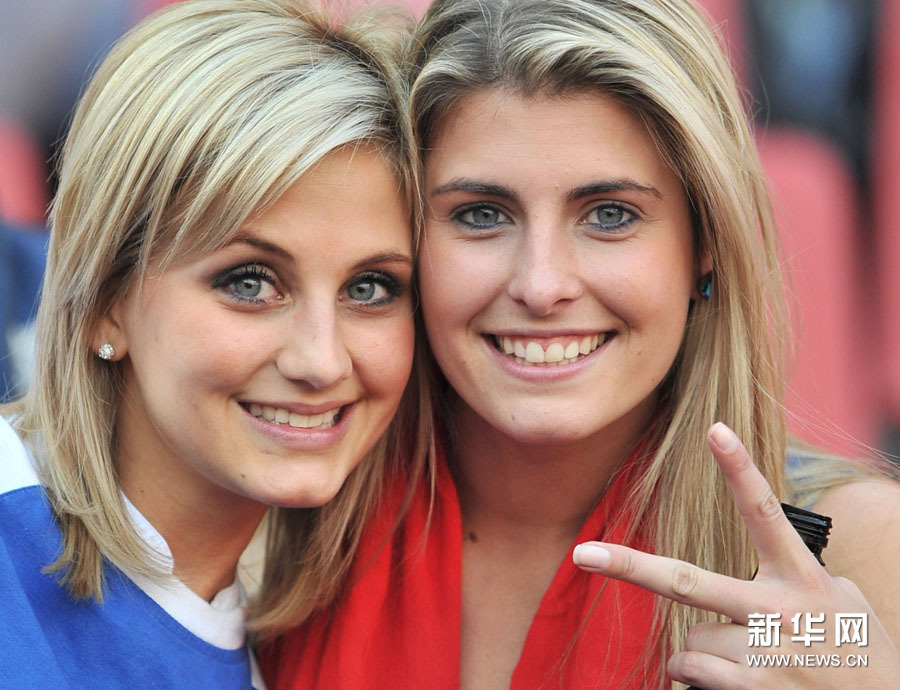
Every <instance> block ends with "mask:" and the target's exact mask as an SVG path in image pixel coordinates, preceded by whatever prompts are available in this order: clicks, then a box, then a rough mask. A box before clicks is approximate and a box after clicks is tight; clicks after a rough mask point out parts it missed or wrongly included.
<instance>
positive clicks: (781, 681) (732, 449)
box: [574, 423, 900, 690]
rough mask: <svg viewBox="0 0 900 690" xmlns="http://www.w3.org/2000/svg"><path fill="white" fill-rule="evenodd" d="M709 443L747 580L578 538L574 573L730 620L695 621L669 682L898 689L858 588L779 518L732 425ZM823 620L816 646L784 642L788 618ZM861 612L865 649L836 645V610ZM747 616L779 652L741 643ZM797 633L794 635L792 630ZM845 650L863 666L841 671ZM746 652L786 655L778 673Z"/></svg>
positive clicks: (894, 667)
mask: <svg viewBox="0 0 900 690" xmlns="http://www.w3.org/2000/svg"><path fill="white" fill-rule="evenodd" d="M708 440H709V445H710V448H711V449H712V452H713V455H714V456H715V459H716V462H717V463H718V464H719V467H720V468H721V470H722V472H723V473H724V475H725V479H726V480H727V482H728V485H729V486H730V487H731V491H732V493H733V494H734V500H735V501H736V503H737V506H738V509H739V510H740V513H741V515H742V517H743V519H744V522H745V523H746V525H747V528H748V530H749V532H750V536H751V538H752V539H753V542H754V544H755V545H756V551H757V555H758V557H759V570H758V572H757V575H756V577H755V578H754V579H753V580H749V581H748V580H738V579H735V578H731V577H726V576H725V575H720V574H717V573H712V572H709V571H706V570H703V569H701V568H698V567H697V566H694V565H691V564H689V563H684V562H683V561H678V560H675V559H672V558H664V557H662V556H655V555H652V554H648V553H643V552H640V551H636V550H634V549H630V548H627V547H624V546H620V545H616V544H601V543H599V542H586V543H584V544H580V545H579V546H577V547H576V549H575V553H574V559H575V563H576V564H577V565H578V566H580V567H581V568H582V569H583V570H586V571H589V572H593V573H600V574H602V575H605V576H608V577H614V578H617V579H620V580H625V581H627V582H631V583H633V584H636V585H639V586H641V587H644V588H646V589H648V590H650V591H652V592H655V593H657V594H660V595H662V596H664V597H668V598H669V599H672V600H674V601H677V602H680V603H682V604H687V605H689V606H694V607H697V608H701V609H704V610H707V611H714V612H716V613H720V614H723V615H725V616H727V617H729V618H730V619H731V621H732V622H731V623H700V624H698V625H696V626H694V627H693V628H692V629H691V630H690V631H689V633H688V635H687V639H686V642H685V647H686V651H683V652H678V653H676V654H673V655H672V657H671V658H670V659H669V662H668V666H667V669H668V673H669V676H670V677H671V678H672V679H673V680H677V681H681V682H682V683H687V684H691V685H694V686H697V687H702V688H705V689H706V690H738V689H747V690H750V689H751V688H752V689H753V690H759V689H761V688H779V690H784V689H785V688H803V689H807V688H842V689H844V688H851V687H853V688H867V689H869V688H871V689H876V688H897V687H900V653H898V651H897V649H896V647H895V646H894V644H893V642H892V641H891V639H890V636H889V635H888V633H887V632H886V630H885V629H884V626H882V624H881V622H880V621H879V620H878V618H877V617H876V615H875V613H874V612H873V610H872V608H871V606H870V605H869V603H868V602H867V601H866V598H865V597H864V596H863V594H862V592H860V590H859V588H858V587H857V586H856V585H855V584H854V583H853V582H851V581H850V580H847V579H846V578H842V577H832V576H831V575H829V574H828V573H827V572H826V571H825V569H824V568H823V567H822V566H821V564H820V563H819V562H818V561H817V560H816V558H815V557H814V556H813V555H812V553H810V551H809V550H808V549H807V547H806V546H805V545H804V543H803V541H802V540H801V538H800V536H799V535H798V534H797V532H796V531H795V530H794V528H793V527H792V526H791V524H790V523H789V522H788V520H787V518H786V517H785V515H784V513H783V511H782V509H781V505H780V503H779V501H778V499H777V498H776V497H775V495H774V493H773V492H772V490H771V488H770V487H769V484H768V482H766V480H765V478H764V477H763V476H762V474H760V472H759V471H758V470H757V469H756V466H755V465H754V464H753V461H752V459H751V458H750V455H749V453H748V452H747V450H746V449H745V448H744V446H743V444H742V443H741V442H740V441H739V440H738V438H737V436H736V435H735V434H734V432H733V431H731V429H729V428H728V427H727V426H725V425H724V424H721V423H719V424H715V425H713V427H712V428H711V429H710V431H709V436H708ZM798 613H799V614H802V615H803V616H804V617H805V616H807V615H810V614H811V615H813V616H818V615H819V614H822V613H824V614H825V621H824V623H821V624H818V625H817V626H816V627H824V628H825V641H824V642H815V643H813V646H807V645H806V644H804V642H802V641H793V640H792V639H791V637H792V636H791V634H790V633H791V632H792V630H793V628H792V626H791V619H792V618H793V616H794V615H795V614H798ZM854 613H865V614H867V623H868V645H867V646H865V647H857V646H855V645H853V646H846V645H845V646H844V647H837V646H836V645H837V642H838V639H837V635H836V634H835V630H834V621H835V616H836V615H837V614H854ZM751 614H780V619H779V620H780V622H781V624H782V626H784V629H783V630H782V631H781V644H780V646H779V647H777V648H775V647H771V648H759V647H751V646H750V640H751V636H750V630H749V628H748V625H747V623H748V621H749V620H750V616H751ZM801 632H803V631H801ZM848 653H854V654H855V653H859V654H860V655H865V656H866V658H867V660H868V666H867V667H856V666H850V665H848V664H847V663H846V662H845V661H844V660H845V659H846V658H847V654H848ZM795 654H796V655H800V656H802V657H804V658H805V657H806V655H808V654H812V655H814V656H817V657H826V656H827V657H830V658H832V659H834V658H836V657H833V656H832V655H837V657H839V658H840V659H841V660H842V661H844V663H843V665H842V666H840V667H837V666H833V665H830V666H824V665H822V664H821V663H819V662H814V663H813V664H812V665H807V666H800V665H798V664H797V663H793V661H794V655H795ZM754 655H770V656H774V655H786V656H788V657H791V660H792V663H790V664H789V665H787V666H781V667H771V666H769V667H762V666H758V665H757V666H753V667H751V666H750V658H751V656H754Z"/></svg>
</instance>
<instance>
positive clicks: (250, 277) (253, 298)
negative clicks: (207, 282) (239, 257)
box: [213, 264, 282, 303]
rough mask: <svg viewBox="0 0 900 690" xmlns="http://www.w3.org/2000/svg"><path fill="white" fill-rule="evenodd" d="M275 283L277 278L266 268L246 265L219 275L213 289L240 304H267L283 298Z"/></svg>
mask: <svg viewBox="0 0 900 690" xmlns="http://www.w3.org/2000/svg"><path fill="white" fill-rule="evenodd" d="M275 283H276V280H275V276H274V275H273V274H272V273H271V272H270V271H269V269H268V268H266V267H265V266H261V265H260V264H246V265H243V266H238V267H236V268H231V269H229V270H227V271H225V272H224V273H222V274H221V275H219V276H218V277H217V278H216V279H215V281H213V287H214V288H215V289H217V290H222V291H223V292H225V293H226V294H227V295H228V296H229V297H231V298H232V299H234V300H236V301H238V302H250V303H266V302H269V301H272V300H278V299H281V298H282V295H281V294H280V293H279V292H278V291H277V290H276V289H275Z"/></svg>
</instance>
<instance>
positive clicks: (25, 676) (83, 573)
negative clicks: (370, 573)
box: [0, 0, 431, 690]
mask: <svg viewBox="0 0 900 690" xmlns="http://www.w3.org/2000/svg"><path fill="white" fill-rule="evenodd" d="M373 22H374V20H371V19H370V20H365V19H362V18H359V19H357V20H355V23H354V22H352V21H351V22H349V23H348V24H347V25H346V26H338V25H337V24H335V23H334V22H333V21H332V20H330V19H329V18H328V17H325V16H322V15H320V14H319V13H318V12H316V11H313V10H311V9H308V8H307V9H304V8H302V7H298V6H296V4H295V3H289V2H280V1H278V0H209V1H205V0H201V1H197V2H193V1H192V2H185V3H181V4H177V5H174V6H172V7H171V8H169V9H166V10H164V11H162V12H161V13H159V14H157V15H155V16H154V17H152V18H150V19H149V20H147V21H145V22H144V23H142V24H141V25H139V26H138V27H137V28H135V29H134V30H133V31H132V32H131V33H130V34H129V35H128V36H126V37H125V38H124V39H123V40H122V41H121V42H120V43H119V44H118V45H117V46H116V47H115V48H114V50H113V51H112V52H111V53H110V54H109V56H108V57H107V58H106V59H105V60H104V62H103V64H102V65H101V66H100V68H99V70H98V72H97V74H96V75H95V76H94V78H93V80H92V82H91V84H90V85H89V87H88V88H87V91H86V93H85V95H84V97H83V98H82V100H81V103H80V105H79V107H78V110H77V112H76V114H75V117H74V122H73V124H72V128H71V132H70V134H69V137H68V140H67V143H66V146H65V151H64V153H63V156H62V163H61V172H60V184H59V192H58V194H57V196H56V198H55V200H54V202H53V207H52V232H51V244H50V249H49V258H48V267H47V274H46V280H45V285H44V290H43V296H42V302H41V306H40V313H39V316H38V323H37V355H36V360H37V373H36V379H35V381H34V384H33V388H32V390H31V391H30V392H29V393H28V394H27V396H26V397H25V398H24V399H22V400H20V401H18V402H16V403H14V404H12V405H9V406H7V407H4V408H3V410H2V415H3V417H0V583H2V584H0V591H2V593H3V607H2V613H0V630H2V633H0V640H2V648H3V653H2V654H0V686H2V687H4V688H13V687H16V688H26V687H34V688H38V687H39V688H62V687H78V688H109V687H122V688H125V687H128V688H150V687H154V688H194V689H200V688H211V689H212V688H214V689H215V690H223V689H227V688H249V687H255V688H261V687H263V683H262V680H261V678H260V676H259V673H258V671H257V670H256V667H255V662H254V661H253V659H252V654H251V653H250V651H249V649H248V645H247V642H246V634H245V620H244V619H245V614H244V605H245V604H246V597H245V594H244V590H243V589H242V586H241V584H240V583H239V582H238V580H237V579H236V568H237V564H238V559H239V557H240V556H241V553H242V552H243V551H244V550H245V547H246V546H247V544H248V542H249V541H250V540H251V537H252V536H253V535H254V533H255V532H256V530H257V528H258V526H259V525H260V523H261V521H262V520H263V517H264V516H265V515H266V513H267V511H269V508H270V506H275V508H274V510H273V511H271V513H270V515H269V519H270V523H269V549H268V555H269V559H270V560H269V563H270V564H271V567H267V568H266V570H265V577H264V581H263V583H262V590H261V592H260V601H259V602H258V604H257V606H256V608H255V609H254V610H253V620H252V626H253V628H254V629H255V630H257V631H259V633H260V634H266V633H268V632H271V631H275V630H280V629H283V628H284V627H286V626H288V625H290V624H295V623H297V622H298V621H300V620H302V619H303V618H304V617H305V616H306V615H308V613H309V612H310V611H312V610H314V609H316V608H318V607H321V606H323V605H325V604H327V603H328V602H329V601H330V600H331V599H332V598H333V597H334V596H335V594H336V592H337V590H338V587H339V586H340V583H341V581H342V577H343V575H344V573H345V572H346V570H347V567H348V564H349V559H350V558H351V557H352V554H353V552H354V549H355V545H356V543H357V541H358V539H359V533H360V528H361V525H362V524H363V521H364V518H365V515H366V514H367V512H368V511H369V509H370V507H371V506H372V505H373V504H374V502H375V499H376V498H377V496H378V495H379V493H380V490H381V487H382V482H383V481H384V480H385V479H386V478H389V477H390V476H392V474H393V473H394V472H395V471H396V469H397V467H396V458H398V457H401V456H402V457H404V458H405V459H406V460H407V461H408V462H409V464H408V465H406V466H405V468H404V471H405V472H406V473H411V476H416V473H417V471H419V469H420V468H421V467H422V462H423V458H424V455H425V454H424V453H423V452H422V451H421V450H412V451H411V452H410V449H409V448H408V447H407V446H408V445H409V441H410V439H414V438H421V439H426V440H427V439H428V438H429V431H428V424H429V422H430V419H431V414H430V413H429V411H428V402H427V397H426V396H424V395H423V394H422V393H421V391H420V389H419V388H417V387H415V386H410V387H407V380H408V378H409V375H410V371H411V370H412V369H413V368H414V367H415V366H417V365H416V364H415V362H414V330H415V327H414V321H413V300H412V288H411V280H412V271H413V247H414V241H413V239H414V238H413V234H412V229H411V228H412V225H411V214H410V199H412V198H413V197H414V194H415V192H414V188H415V182H414V179H415V175H414V167H415V161H414V159H413V157H412V156H411V153H410V145H409V138H408V129H409V128H408V125H407V116H406V114H405V110H404V108H403V104H402V100H401V89H400V88H399V86H398V83H399V82H398V77H397V74H396V69H395V66H394V65H395V63H394V57H392V55H391V52H390V50H391V45H393V44H394V42H395V39H396V38H397V27H394V28H388V27H383V28H382V29H379V28H378V25H376V24H375V23H373ZM398 408H399V415H398V422H399V424H398V425H395V426H391V425H390V422H391V419H392V417H393V416H394V414H395V411H397V410H398ZM418 420H422V421H421V423H420V422H419V421H418ZM401 446H402V448H403V452H401V450H400V448H401Z"/></svg>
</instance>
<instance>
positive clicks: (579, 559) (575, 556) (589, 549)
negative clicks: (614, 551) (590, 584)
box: [572, 542, 612, 568]
mask: <svg viewBox="0 0 900 690" xmlns="http://www.w3.org/2000/svg"><path fill="white" fill-rule="evenodd" d="M572 560H573V561H575V565H584V566H587V567H588V568H605V567H606V566H608V565H609V562H610V560H612V555H611V554H610V553H609V551H607V550H606V549H604V548H603V547H602V546H599V545H598V544H591V543H590V542H588V543H585V544H579V545H578V546H576V547H575V550H574V551H573V552H572Z"/></svg>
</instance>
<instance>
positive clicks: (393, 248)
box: [98, 149, 413, 507]
mask: <svg viewBox="0 0 900 690" xmlns="http://www.w3.org/2000/svg"><path fill="white" fill-rule="evenodd" d="M398 189H399V184H398V182H397V180H396V177H395V176H394V175H393V174H392V172H391V170H390V168H389V167H388V165H387V164H386V163H385V162H384V161H383V160H382V159H380V158H379V157H378V156H377V155H376V154H375V153H372V152H370V151H367V150H366V149H357V150H356V151H355V153H354V154H353V155H352V156H351V154H350V153H349V152H347V151H344V150H341V151H337V152H334V153H331V154H329V155H328V156H327V157H326V158H324V159H323V160H322V161H320V162H319V163H318V164H317V165H316V166H315V167H313V168H312V169H311V170H310V171H309V172H307V173H306V174H304V175H303V177H301V178H300V180H299V181H297V182H296V183H295V184H294V185H293V186H291V187H290V188H289V189H288V190H287V192H286V193H285V194H284V195H283V196H282V197H281V198H280V199H279V200H278V201H277V202H276V203H275V204H274V205H273V206H272V207H271V208H269V209H268V210H267V211H266V212H265V213H263V214H262V215H260V216H258V217H257V218H255V219H254V220H252V221H251V222H249V223H247V224H246V226H245V227H244V228H243V229H242V230H241V232H239V233H238V235H237V237H236V238H235V239H234V240H233V241H232V242H230V243H229V244H228V245H227V246H225V247H223V248H222V249H219V250H216V251H213V252H211V253H208V254H205V255H202V256H200V257H199V258H191V259H189V260H186V261H183V262H179V263H176V264H175V265H173V266H171V267H169V268H166V269H165V270H163V271H161V272H158V273H157V274H155V275H151V276H150V277H149V278H148V279H147V280H146V281H145V283H144V285H143V292H142V293H141V294H137V293H135V294H134V295H131V296H129V297H127V298H126V299H124V300H123V301H122V302H120V303H119V304H118V305H116V307H115V308H114V309H113V311H112V312H111V315H110V317H108V318H106V319H105V320H104V322H103V323H102V324H101V327H100V329H99V330H100V331H101V332H100V333H99V334H98V337H100V338H101V342H102V339H103V338H106V339H109V340H110V341H111V342H113V344H114V345H115V348H116V352H117V358H119V357H122V356H124V359H123V360H122V362H121V363H120V364H119V365H118V366H122V367H123V374H124V391H123V400H122V404H121V408H120V412H119V417H118V420H117V425H118V426H117V433H118V440H119V442H118V448H117V462H118V468H117V469H118V470H119V473H120V475H121V483H122V485H123V487H124V488H125V491H126V493H128V494H129V495H130V496H134V495H135V494H137V493H141V492H144V491H145V489H146V487H148V486H150V485H151V484H152V486H153V490H155V491H157V492H161V493H165V494H166V495H168V496H169V497H171V498H172V500H175V501H180V502H182V503H185V502H191V501H208V500H212V501H214V502H218V503H217V505H218V504H221V502H222V501H225V502H227V501H233V499H234V497H235V495H240V496H243V497H246V498H249V499H251V500H252V501H254V502H259V503H264V504H274V505H285V506H318V505H321V504H323V503H325V502H326V501H328V500H330V499H331V498H332V497H333V496H334V495H335V494H336V493H337V491H338V489H339V488H340V487H341V485H342V483H343V482H344V480H345V479H346V478H347V475H348V474H349V473H350V472H351V471H352V470H353V469H354V467H356V465H357V464H358V463H359V461H360V460H361V459H362V457H363V456H364V455H365V453H366V452H367V451H368V450H369V449H370V448H371V447H372V445H373V444H374V443H375V441H376V440H377V439H378V438H379V436H380V435H381V434H382V432H383V431H384V430H385V428H386V427H387V425H388V422H389V421H390V419H391V417H392V415H393V413H394V411H395V410H396V408H397V406H398V404H399V401H400V398H401V395H402V393H403V390H404V386H405V384H406V381H407V378H408V376H409V372H410V368H411V363H412V354H413V319H412V307H411V296H410V280H411V273H412V250H411V238H410V227H409V220H408V211H407V204H406V202H405V201H404V199H403V198H402V194H400V192H399V191H398ZM151 273H152V271H151ZM142 482H143V483H142ZM154 482H155V483H154ZM136 502H137V501H136ZM139 507H141V506H140V505H139Z"/></svg>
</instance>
